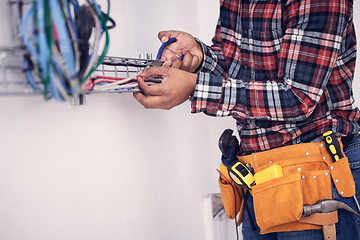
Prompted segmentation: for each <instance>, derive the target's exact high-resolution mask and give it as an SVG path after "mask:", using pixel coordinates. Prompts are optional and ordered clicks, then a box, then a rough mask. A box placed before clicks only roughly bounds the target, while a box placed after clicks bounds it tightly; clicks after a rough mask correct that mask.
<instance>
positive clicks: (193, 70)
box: [134, 0, 360, 239]
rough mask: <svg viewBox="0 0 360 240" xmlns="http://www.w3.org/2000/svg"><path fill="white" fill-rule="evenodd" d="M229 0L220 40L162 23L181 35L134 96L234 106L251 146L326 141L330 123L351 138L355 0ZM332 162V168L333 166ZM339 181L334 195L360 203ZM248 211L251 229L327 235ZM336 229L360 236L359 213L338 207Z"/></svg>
mask: <svg viewBox="0 0 360 240" xmlns="http://www.w3.org/2000/svg"><path fill="white" fill-rule="evenodd" d="M220 5H221V6H220V17H219V20H218V25H217V27H216V33H215V36H214V38H213V46H211V47H208V46H206V45H205V44H204V43H202V42H201V41H200V40H198V39H195V38H194V37H192V36H191V35H189V34H187V33H184V32H179V31H165V32H160V33H159V39H160V40H161V41H162V42H166V41H167V40H168V39H169V38H172V37H175V38H176V39H177V42H176V43H173V44H170V45H169V46H168V48H167V51H166V52H165V53H164V55H163V60H164V61H165V65H166V66H164V67H158V68H150V69H147V70H145V71H144V72H142V73H141V74H140V75H139V77H138V82H139V87H140V88H141V89H142V91H143V92H142V93H135V94H134V96H135V98H136V99H137V100H138V101H139V102H140V103H141V104H142V105H144V106H145V107H146V108H162V109H171V108H173V107H175V106H177V105H179V104H181V103H183V102H184V101H186V100H187V99H189V98H190V100H191V101H192V112H193V113H196V112H204V113H205V114H207V115H211V116H232V117H233V118H234V119H235V120H236V123H237V128H238V132H239V136H240V155H243V156H247V155H249V154H253V155H254V153H262V152H264V153H266V152H267V151H269V150H271V149H278V148H281V149H282V148H283V147H287V146H294V145H296V146H297V144H306V143H317V142H321V141H323V136H322V135H323V134H324V133H325V132H328V131H330V130H331V131H332V132H334V133H336V136H337V137H342V138H343V139H344V138H345V137H347V138H346V139H350V138H351V139H353V136H356V134H357V133H358V131H359V128H360V112H359V109H358V108H357V107H355V105H354V98H353V94H352V81H353V77H354V70H355V58H356V38H355V31H354V26H353V19H352V16H353V1H351V0H267V1H265V0H221V2H220ZM180 55H184V59H183V61H181V60H180V59H179V56H180ZM152 75H161V76H162V77H163V81H162V83H161V84H159V85H155V86H148V85H147V84H146V83H145V82H144V80H143V78H144V77H148V76H152ZM358 145H360V140H359V138H357V137H356V138H354V140H353V142H352V143H351V146H350V147H349V146H348V145H347V146H346V147H347V149H349V150H348V151H346V149H344V151H345V155H346V156H347V157H348V161H349V163H350V167H352V174H353V175H354V179H355V181H357V182H359V181H360V179H359V177H360V172H359V170H358V172H356V171H355V170H354V168H355V166H359V165H360V158H359V157H358V156H359V154H360V148H359V147H357V146H358ZM357 158H359V159H357ZM329 164H330V163H327V165H329ZM327 165H326V166H327ZM324 166H325V165H324ZM324 166H323V165H322V166H321V167H320V168H319V169H318V168H316V169H313V170H314V171H318V170H320V169H323V168H324ZM283 167H284V166H283ZM298 169H301V168H300V167H298ZM311 170H312V169H311ZM324 171H326V173H328V172H327V171H328V168H326V169H325V170H324ZM299 176H300V175H299ZM302 177H303V178H304V176H302ZM351 177H352V176H351ZM314 179H316V176H314ZM329 179H330V178H329ZM333 180H334V179H333ZM336 180H337V179H336ZM329 181H330V180H329ZM334 181H335V180H334ZM340 181H341V180H340ZM302 184H303V183H302ZM259 186H260V185H259ZM332 187H333V194H332V196H330V198H331V197H333V199H336V200H340V201H343V202H346V203H347V204H348V205H349V206H351V207H352V208H353V209H355V210H356V211H357V212H359V211H360V209H357V207H356V205H355V201H354V198H352V197H342V196H340V195H341V194H340V195H339V194H337V191H339V190H337V189H336V187H335V186H334V184H332ZM354 188H355V187H354ZM305 191H306V190H305ZM319 194H320V195H321V193H319ZM320 195H319V196H320ZM330 195H331V194H330ZM319 200H320V199H319ZM274 201H275V200H274ZM246 203H247V204H248V206H249V208H250V209H252V208H253V205H252V196H251V194H247V195H246ZM311 204H313V202H311ZM255 208H256V207H255ZM255 212H256V209H255ZM249 213H250V215H249V214H248V213H247V212H246V211H244V216H243V236H244V239H323V234H322V231H321V230H318V228H316V229H312V228H311V227H309V228H306V229H302V228H301V229H300V230H305V231H300V230H299V231H295V230H294V229H292V228H288V229H286V230H281V231H279V232H273V231H272V230H269V231H268V232H269V234H265V235H263V234H260V232H261V230H260V229H259V227H257V229H256V230H255V231H253V230H252V228H251V224H250V223H251V221H255V218H254V212H253V210H252V211H249ZM259 219H260V218H258V216H257V217H256V220H259ZM296 220H297V219H296ZM269 229H272V228H271V227H270V228H269ZM337 236H338V238H339V239H360V226H359V224H358V223H357V222H356V217H355V216H354V215H351V214H349V213H346V212H344V211H343V210H339V223H337Z"/></svg>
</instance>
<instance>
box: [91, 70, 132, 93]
mask: <svg viewBox="0 0 360 240" xmlns="http://www.w3.org/2000/svg"><path fill="white" fill-rule="evenodd" d="M137 75H138V74H137V73H136V74H134V75H133V76H131V77H129V78H126V79H123V80H119V81H116V82H112V83H108V84H106V85H100V86H97V87H99V88H100V87H101V88H104V89H105V88H108V87H112V86H119V84H123V83H126V82H128V81H130V80H133V79H136V78H137Z"/></svg>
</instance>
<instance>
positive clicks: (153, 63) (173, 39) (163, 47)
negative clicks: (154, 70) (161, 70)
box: [147, 38, 184, 68]
mask: <svg viewBox="0 0 360 240" xmlns="http://www.w3.org/2000/svg"><path fill="white" fill-rule="evenodd" d="M174 42H176V38H170V39H169V41H167V42H166V43H163V44H162V45H161V47H160V48H159V51H158V53H157V55H156V59H155V60H154V61H153V62H152V63H150V64H149V65H148V66H147V68H149V67H159V66H162V65H163V63H164V62H161V61H160V59H161V56H162V54H163V52H164V50H165V48H166V47H167V46H168V45H169V44H171V43H174ZM180 59H181V61H182V60H183V59H184V55H181V57H180Z"/></svg>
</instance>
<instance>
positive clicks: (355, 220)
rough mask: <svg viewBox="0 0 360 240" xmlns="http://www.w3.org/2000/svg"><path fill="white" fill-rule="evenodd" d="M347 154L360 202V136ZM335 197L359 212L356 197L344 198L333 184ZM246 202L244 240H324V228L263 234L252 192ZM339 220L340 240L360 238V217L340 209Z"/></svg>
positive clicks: (337, 229)
mask: <svg viewBox="0 0 360 240" xmlns="http://www.w3.org/2000/svg"><path fill="white" fill-rule="evenodd" d="M345 155H346V156H347V157H348V159H349V164H350V168H351V171H352V173H353V176H354V179H355V185H356V197H357V199H358V201H359V202H360V137H357V138H355V139H354V140H353V141H352V143H351V144H350V145H349V147H348V148H347V150H346V151H345ZM333 199H335V200H338V201H342V202H344V203H346V204H347V205H349V206H350V207H351V208H352V209H354V210H355V211H356V212H358V213H359V211H360V210H359V209H358V208H357V206H356V203H355V200H354V198H352V197H351V198H343V197H341V196H340V195H339V193H338V192H337V190H336V188H335V186H334V184H333ZM246 204H247V205H248V208H249V213H250V216H249V214H248V212H247V211H246V209H244V215H243V224H242V234H243V239H244V240H257V239H259V240H275V239H276V240H277V239H278V240H295V239H301V240H324V236H323V233H322V230H306V231H294V232H278V233H268V234H264V235H261V234H260V229H259V227H258V226H257V224H256V220H255V214H254V206H253V199H252V196H251V194H247V195H246ZM338 217H339V222H338V223H336V235H337V239H338V240H360V217H356V216H355V215H354V214H351V213H349V212H347V211H345V210H342V209H340V210H339V211H338ZM250 218H251V219H252V221H253V222H254V223H255V225H256V226H255V227H256V229H255V231H254V230H253V228H252V226H251V223H250Z"/></svg>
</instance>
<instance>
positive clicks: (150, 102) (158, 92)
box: [134, 67, 197, 110]
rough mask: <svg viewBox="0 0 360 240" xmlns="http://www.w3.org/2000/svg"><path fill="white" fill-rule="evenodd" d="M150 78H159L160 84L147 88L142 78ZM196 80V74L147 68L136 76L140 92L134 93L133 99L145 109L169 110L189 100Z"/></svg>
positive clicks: (162, 68) (171, 69)
mask: <svg viewBox="0 0 360 240" xmlns="http://www.w3.org/2000/svg"><path fill="white" fill-rule="evenodd" d="M150 76H161V77H162V78H163V79H162V82H161V83H159V84H157V85H152V86H149V85H148V84H147V83H145V81H144V79H143V78H145V77H150ZM196 79H197V75H196V74H193V73H189V72H186V71H183V70H180V69H176V68H169V67H152V68H148V69H146V70H145V71H144V72H142V73H141V74H139V76H138V83H139V87H140V89H141V90H142V92H137V93H134V97H135V98H136V99H137V100H138V101H139V102H140V103H141V104H142V105H143V106H144V107H145V108H158V109H166V110H169V109H171V108H173V107H175V106H177V105H180V104H181V103H183V102H185V101H186V100H188V99H189V96H190V95H191V94H192V93H193V92H194V90H195V86H196Z"/></svg>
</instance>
